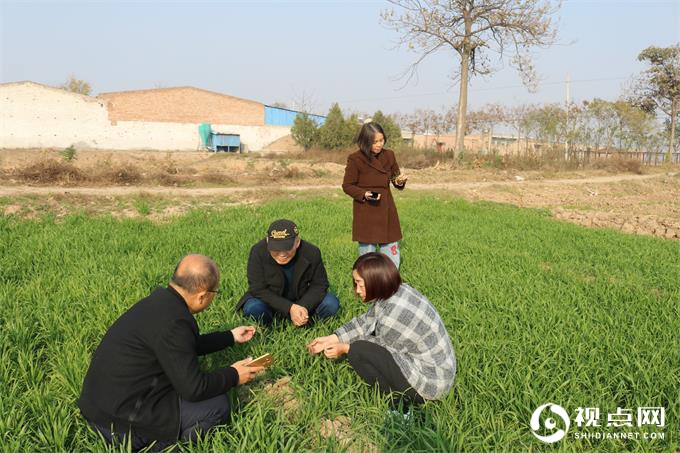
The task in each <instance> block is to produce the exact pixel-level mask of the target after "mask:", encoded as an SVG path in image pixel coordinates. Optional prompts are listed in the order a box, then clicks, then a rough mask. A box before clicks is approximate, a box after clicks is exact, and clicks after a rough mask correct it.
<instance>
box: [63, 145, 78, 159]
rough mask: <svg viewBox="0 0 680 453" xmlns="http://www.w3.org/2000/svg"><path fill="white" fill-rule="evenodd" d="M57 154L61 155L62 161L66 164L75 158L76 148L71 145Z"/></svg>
mask: <svg viewBox="0 0 680 453" xmlns="http://www.w3.org/2000/svg"><path fill="white" fill-rule="evenodd" d="M59 154H61V157H62V159H64V160H65V161H66V162H71V161H72V160H73V159H75V158H76V148H75V147H74V146H73V145H71V146H69V147H68V148H64V149H63V150H62V152H61V153H59Z"/></svg>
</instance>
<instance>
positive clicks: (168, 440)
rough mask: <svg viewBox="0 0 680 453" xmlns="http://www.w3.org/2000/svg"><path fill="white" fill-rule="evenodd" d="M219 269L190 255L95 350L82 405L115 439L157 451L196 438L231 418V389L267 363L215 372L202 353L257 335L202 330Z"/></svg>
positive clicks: (245, 330)
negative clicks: (206, 367)
mask: <svg viewBox="0 0 680 453" xmlns="http://www.w3.org/2000/svg"><path fill="white" fill-rule="evenodd" d="M218 282H219V271H218V269H217V265H216V264H215V262H214V261H213V260H211V259H210V258H208V257H207V256H203V255H188V256H186V257H184V258H182V260H181V261H180V262H179V264H178V265H177V268H176V269H175V272H174V274H173V276H172V280H171V281H170V284H169V286H168V287H167V288H157V289H156V290H154V291H153V292H152V293H151V294H150V295H149V296H147V297H146V298H144V299H142V300H141V301H139V302H137V303H136V304H135V305H134V306H132V307H131V308H130V309H129V310H128V311H127V312H125V313H123V315H121V316H120V318H118V319H117V320H116V321H115V322H114V323H113V325H112V326H111V327H110V328H109V330H108V331H107V332H106V334H105V335H104V338H103V339H102V341H101V343H100V344H99V346H98V347H97V349H96V350H95V352H94V354H93V355H92V362H91V363H90V368H89V370H88V372H87V375H86V376H85V381H84V383H83V390H82V392H81V394H80V399H79V401H78V406H79V407H80V411H81V413H82V414H83V416H84V417H85V419H86V420H87V421H88V422H89V424H90V425H91V426H92V427H93V428H94V429H96V430H97V431H98V432H100V433H101V434H102V435H103V436H104V438H105V439H107V440H108V441H109V442H111V443H114V444H116V443H118V442H121V441H123V439H124V438H129V440H130V443H131V446H132V449H133V450H138V449H141V448H143V447H145V446H147V445H149V444H151V443H153V442H154V441H155V442H156V443H155V445H154V448H155V449H161V448H163V447H166V446H168V445H171V444H173V443H175V442H177V441H178V440H179V439H182V440H189V439H193V438H195V437H196V434H197V432H198V431H207V430H208V429H209V428H210V427H212V426H214V425H217V424H222V423H225V422H226V421H227V418H228V416H229V413H230V407H229V400H228V398H227V396H226V394H225V393H226V392H227V391H228V390H229V389H231V388H233V387H235V386H236V385H238V384H243V383H245V382H248V381H249V380H250V379H252V378H253V376H254V375H255V374H256V373H257V372H259V371H261V370H262V367H248V366H247V363H248V362H249V361H250V360H251V359H250V358H247V359H244V360H240V361H238V362H236V363H234V364H232V365H231V366H230V367H226V368H221V369H218V370H215V371H212V372H203V371H201V369H200V367H199V364H198V356H199V355H203V354H208V353H211V352H216V351H220V350H222V349H224V348H226V347H227V346H231V345H233V344H234V342H236V343H245V342H247V341H249V340H250V339H252V338H253V334H254V333H255V327H253V326H240V327H236V328H234V329H232V330H230V331H224V332H214V333H210V334H207V335H200V334H199V331H198V324H197V323H196V320H195V319H194V316H193V315H194V314H196V313H199V312H201V311H203V310H205V309H206V308H208V306H210V304H211V303H212V301H213V299H214V297H215V294H216V293H217V292H218V290H217V285H218Z"/></svg>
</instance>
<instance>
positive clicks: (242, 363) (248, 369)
mask: <svg viewBox="0 0 680 453" xmlns="http://www.w3.org/2000/svg"><path fill="white" fill-rule="evenodd" d="M252 361H253V358H252V357H248V358H245V359H243V360H239V361H238V362H234V363H232V364H231V366H232V368H234V369H235V370H236V372H237V373H238V384H239V385H241V384H245V383H246V382H248V381H250V380H252V379H253V378H254V377H255V375H256V374H257V373H259V372H260V371H262V370H264V367H263V366H248V365H247V364H248V363H250V362H252Z"/></svg>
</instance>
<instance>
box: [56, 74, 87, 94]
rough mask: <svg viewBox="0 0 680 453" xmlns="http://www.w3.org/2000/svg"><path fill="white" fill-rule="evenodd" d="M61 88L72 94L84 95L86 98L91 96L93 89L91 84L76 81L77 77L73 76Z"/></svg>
mask: <svg viewBox="0 0 680 453" xmlns="http://www.w3.org/2000/svg"><path fill="white" fill-rule="evenodd" d="M61 88H62V89H64V90H66V91H70V92H71V93H78V94H84V95H85V96H89V95H90V93H91V92H92V87H91V86H90V84H89V83H87V82H86V81H84V80H80V79H76V76H75V75H73V74H71V75H70V76H69V78H68V80H67V81H66V83H64V84H63V85H62V86H61Z"/></svg>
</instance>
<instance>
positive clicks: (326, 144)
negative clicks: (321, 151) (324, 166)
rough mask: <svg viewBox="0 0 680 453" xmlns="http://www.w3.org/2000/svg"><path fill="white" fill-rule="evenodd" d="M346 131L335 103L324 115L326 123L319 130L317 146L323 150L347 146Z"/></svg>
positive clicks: (340, 112)
mask: <svg viewBox="0 0 680 453" xmlns="http://www.w3.org/2000/svg"><path fill="white" fill-rule="evenodd" d="M347 136H348V130H347V126H346V124H345V118H343V116H342V110H340V106H339V105H338V103H337V102H336V103H335V104H333V105H332V106H331V108H330V110H329V111H328V115H326V121H325V122H324V123H323V124H322V125H321V127H320V128H319V145H321V146H322V147H323V148H325V149H338V148H343V147H345V146H348V143H347Z"/></svg>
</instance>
